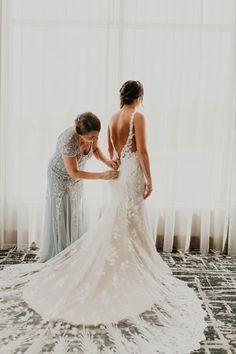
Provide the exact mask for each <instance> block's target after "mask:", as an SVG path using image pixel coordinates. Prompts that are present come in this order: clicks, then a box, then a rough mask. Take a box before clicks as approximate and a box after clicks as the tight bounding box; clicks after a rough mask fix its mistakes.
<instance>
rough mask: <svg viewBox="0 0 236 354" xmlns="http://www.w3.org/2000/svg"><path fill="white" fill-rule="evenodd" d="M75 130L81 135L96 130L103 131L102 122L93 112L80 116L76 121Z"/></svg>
mask: <svg viewBox="0 0 236 354" xmlns="http://www.w3.org/2000/svg"><path fill="white" fill-rule="evenodd" d="M75 129H76V132H77V133H78V134H80V135H86V134H88V133H90V132H92V131H94V130H96V131H100V130H101V122H100V120H99V118H98V117H97V116H95V114H93V113H92V112H84V113H81V114H79V115H78V116H77V117H76V119H75Z"/></svg>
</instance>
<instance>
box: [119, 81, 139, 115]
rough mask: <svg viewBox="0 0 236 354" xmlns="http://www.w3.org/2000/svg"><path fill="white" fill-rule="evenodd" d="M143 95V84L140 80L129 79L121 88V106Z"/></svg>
mask: <svg viewBox="0 0 236 354" xmlns="http://www.w3.org/2000/svg"><path fill="white" fill-rule="evenodd" d="M142 95H143V85H142V84H141V82H139V81H133V80H128V81H126V82H125V83H124V84H123V85H122V86H121V88H120V108H122V107H123V106H124V105H125V104H128V105H129V104H131V103H133V102H134V100H136V99H137V98H139V97H140V96H142Z"/></svg>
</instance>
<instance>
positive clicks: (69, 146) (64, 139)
mask: <svg viewBox="0 0 236 354" xmlns="http://www.w3.org/2000/svg"><path fill="white" fill-rule="evenodd" d="M58 145H59V146H58V148H59V151H60V153H61V154H62V155H63V156H76V153H77V147H76V144H75V141H74V139H73V138H72V137H71V136H68V135H67V134H65V136H61V138H60V139H59V143H58Z"/></svg>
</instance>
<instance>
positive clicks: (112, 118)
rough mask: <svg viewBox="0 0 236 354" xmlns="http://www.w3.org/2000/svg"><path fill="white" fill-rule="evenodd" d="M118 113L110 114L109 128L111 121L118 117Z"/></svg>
mask: <svg viewBox="0 0 236 354" xmlns="http://www.w3.org/2000/svg"><path fill="white" fill-rule="evenodd" d="M119 113H120V111H118V112H115V113H114V114H112V116H111V119H110V122H109V126H111V124H112V123H113V121H114V120H115V119H116V118H117V117H118V115H119Z"/></svg>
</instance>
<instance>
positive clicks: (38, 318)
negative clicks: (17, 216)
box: [0, 113, 206, 354]
mask: <svg viewBox="0 0 236 354" xmlns="http://www.w3.org/2000/svg"><path fill="white" fill-rule="evenodd" d="M133 125H134V113H132V114H131V117H130V129H129V135H128V139H127V143H126V144H125V146H124V147H123V149H122V152H121V156H120V161H121V165H120V168H119V171H120V174H119V178H118V179H117V180H112V181H111V182H110V184H111V190H112V198H111V201H110V203H109V205H108V206H107V208H106V210H105V211H104V213H103V214H102V217H101V218H100V219H99V220H98V222H97V223H96V225H94V227H93V228H91V229H89V230H88V231H87V232H86V233H85V234H84V235H83V236H82V237H81V238H80V239H79V240H77V241H75V242H74V243H73V244H72V245H70V246H69V247H68V248H66V249H65V250H63V251H62V252H61V253H59V254H58V255H56V256H55V257H54V258H52V259H50V260H49V261H48V262H46V263H44V264H26V265H18V266H16V265H14V266H9V267H5V269H4V270H3V271H2V272H1V306H2V310H1V311H2V313H1V320H2V322H3V325H4V326H5V327H4V328H3V330H2V332H0V339H1V348H2V349H1V350H0V353H4V354H6V353H8V350H9V353H21V352H22V353H23V352H24V350H26V351H25V353H27V354H29V353H33V354H36V353H41V352H48V353H52V352H53V353H57V354H58V353H65V352H69V353H85V354H95V353H106V354H108V353H119V354H127V353H130V354H154V353H161V354H175V353H176V354H188V353H190V352H191V350H194V349H197V348H199V347H200V344H199V342H200V341H201V340H204V339H205V336H204V329H205V327H206V322H205V320H204V317H205V315H206V313H205V311H204V310H203V308H202V307H201V304H202V302H201V300H200V299H199V298H198V297H197V295H196V294H195V292H194V290H193V289H191V288H189V287H188V286H187V284H186V283H184V282H183V281H181V280H179V279H177V278H175V277H174V276H173V275H172V272H171V270H170V268H169V267H168V266H167V264H166V263H165V262H164V261H163V260H162V258H161V256H160V255H159V254H158V253H157V251H156V248H155V244H154V242H153V239H152V237H151V232H150V229H149V225H148V217H147V215H146V211H145V202H144V200H143V196H142V195H143V188H144V177H143V173H142V170H141V167H140V165H139V160H138V156H137V153H136V152H132V149H131V147H132V140H133V137H134V133H133ZM113 145H114V144H113ZM114 154H115V157H117V156H118V153H117V151H116V149H115V146H114ZM9 348H10V349H9ZM12 348H13V349H12ZM17 348H18V351H17ZM19 348H20V349H21V350H22V351H20V350H19Z"/></svg>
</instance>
